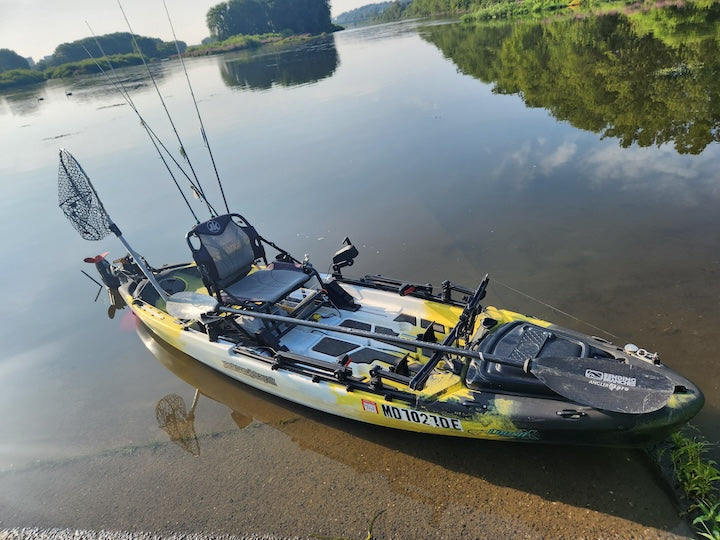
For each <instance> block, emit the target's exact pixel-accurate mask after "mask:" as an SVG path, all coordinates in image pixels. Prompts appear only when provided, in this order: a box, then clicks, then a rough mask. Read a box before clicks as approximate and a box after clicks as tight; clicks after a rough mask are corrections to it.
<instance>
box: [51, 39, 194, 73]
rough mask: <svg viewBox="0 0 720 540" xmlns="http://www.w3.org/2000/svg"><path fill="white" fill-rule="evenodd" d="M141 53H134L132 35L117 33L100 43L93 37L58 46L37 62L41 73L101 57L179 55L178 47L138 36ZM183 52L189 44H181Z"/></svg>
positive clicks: (171, 43) (159, 40)
mask: <svg viewBox="0 0 720 540" xmlns="http://www.w3.org/2000/svg"><path fill="white" fill-rule="evenodd" d="M135 40H136V41H137V44H138V47H139V48H140V51H137V50H136V49H135V45H134V43H133V39H132V35H131V34H130V33H129V32H115V33H114V34H106V35H104V36H98V37H97V42H96V40H95V38H93V37H87V38H83V39H79V40H76V41H73V42H71V43H62V44H61V45H58V46H57V48H56V49H55V52H54V53H53V55H52V57H51V58H50V59H49V60H47V61H45V62H38V66H39V67H40V68H41V69H45V68H49V67H55V66H60V65H61V64H66V63H69V62H81V61H83V60H87V59H88V57H89V55H88V52H89V53H90V54H92V56H94V57H96V58H100V57H102V56H106V55H107V56H114V55H119V54H138V53H139V52H142V54H143V55H145V57H147V58H165V57H168V56H172V55H174V54H177V51H176V48H175V43H174V42H166V41H163V40H161V39H158V38H149V37H143V36H138V35H135ZM178 46H179V47H180V52H182V51H184V50H185V48H186V44H185V43H184V42H182V41H179V42H178Z"/></svg>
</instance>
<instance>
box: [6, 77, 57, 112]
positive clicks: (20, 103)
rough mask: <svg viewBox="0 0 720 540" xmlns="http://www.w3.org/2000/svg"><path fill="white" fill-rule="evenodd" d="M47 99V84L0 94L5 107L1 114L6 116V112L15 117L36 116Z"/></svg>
mask: <svg viewBox="0 0 720 540" xmlns="http://www.w3.org/2000/svg"><path fill="white" fill-rule="evenodd" d="M45 97H46V92H45V83H43V84H39V85H33V86H31V87H29V88H23V89H20V90H14V91H12V92H7V93H3V94H0V104H2V105H4V106H3V107H0V114H5V112H6V110H7V111H9V112H10V114H12V115H14V116H28V115H31V114H34V113H36V112H37V111H38V110H39V109H40V107H41V106H42V104H43V101H44V100H45Z"/></svg>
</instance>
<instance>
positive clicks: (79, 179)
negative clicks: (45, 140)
mask: <svg viewBox="0 0 720 540" xmlns="http://www.w3.org/2000/svg"><path fill="white" fill-rule="evenodd" d="M66 162H69V163H72V164H73V165H74V166H76V167H77V169H78V171H79V173H80V175H76V174H73V173H72V172H71V171H69V170H68V167H67V165H66ZM60 165H61V166H62V168H63V170H64V171H65V174H66V175H67V177H68V180H69V181H70V183H71V184H72V186H73V188H74V189H75V191H76V192H78V193H80V192H81V191H82V190H81V189H79V188H78V183H82V184H87V186H88V187H89V188H90V189H91V190H92V192H93V195H95V201H97V205H98V206H97V208H98V210H99V211H100V213H101V216H102V217H103V218H104V219H105V222H106V225H107V228H108V229H109V230H110V231H111V232H112V233H113V234H114V235H115V236H117V237H118V239H119V240H120V242H122V244H123V245H124V246H125V249H127V250H128V252H129V253H130V255H131V256H132V258H133V259H134V260H135V263H136V264H137V265H138V267H139V268H140V270H141V271H142V273H143V274H144V275H145V277H146V278H147V279H148V281H149V282H150V284H151V285H152V286H153V288H154V289H155V290H156V291H157V293H158V294H159V295H160V298H162V299H163V300H165V301H167V299H168V295H167V293H166V292H165V290H164V289H163V288H162V287H161V286H160V284H159V283H158V282H157V280H156V279H155V276H154V275H153V273H152V271H151V270H150V269H149V268H148V267H147V265H146V264H145V262H144V261H143V259H142V257H141V256H140V255H138V253H137V252H136V251H135V250H134V249H133V248H132V247H131V246H130V244H129V243H128V242H127V240H125V238H123V235H122V232H120V229H119V228H118V226H117V225H115V223H113V221H112V219H111V218H110V215H109V214H108V213H107V210H105V206H104V205H103V203H102V200H101V199H100V197H99V196H98V194H97V191H95V186H93V184H92V182H91V181H90V177H89V176H88V175H87V173H86V172H85V171H84V170H83V168H82V166H81V165H80V163H78V161H77V160H76V159H75V157H74V156H73V155H72V154H71V153H70V152H68V151H67V150H65V149H62V148H61V149H60ZM66 216H67V217H68V219H70V220H71V221H73V223H75V221H74V220H73V219H72V218H71V217H70V216H69V215H67V214H66ZM81 236H82V234H81Z"/></svg>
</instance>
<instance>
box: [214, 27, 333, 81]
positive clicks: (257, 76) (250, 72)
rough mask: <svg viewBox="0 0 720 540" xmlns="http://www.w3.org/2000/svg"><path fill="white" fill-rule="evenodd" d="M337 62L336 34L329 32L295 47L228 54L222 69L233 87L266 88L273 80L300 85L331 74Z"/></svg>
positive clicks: (226, 79)
mask: <svg viewBox="0 0 720 540" xmlns="http://www.w3.org/2000/svg"><path fill="white" fill-rule="evenodd" d="M338 65H339V57H338V53H337V49H335V37H334V36H328V37H325V38H322V39H318V40H317V41H313V42H312V43H311V44H309V45H308V44H303V45H301V46H298V47H295V48H292V49H285V50H283V49H273V48H272V47H268V48H263V49H262V50H261V51H260V52H257V51H249V52H243V53H240V54H238V55H232V56H229V55H226V56H225V57H224V62H223V64H222V65H221V66H220V72H221V75H222V79H223V81H224V82H225V84H226V85H228V86H230V87H239V88H243V89H250V90H267V89H269V88H272V86H273V84H277V85H280V86H297V85H300V84H308V83H314V82H317V81H320V80H322V79H325V78H327V77H330V76H331V75H332V74H333V73H334V72H335V70H336V69H337V67H338Z"/></svg>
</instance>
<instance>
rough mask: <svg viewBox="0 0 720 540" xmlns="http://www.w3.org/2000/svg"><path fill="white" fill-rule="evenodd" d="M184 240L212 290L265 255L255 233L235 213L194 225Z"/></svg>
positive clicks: (237, 276)
mask: <svg viewBox="0 0 720 540" xmlns="http://www.w3.org/2000/svg"><path fill="white" fill-rule="evenodd" d="M233 218H237V220H239V221H241V222H242V223H243V224H240V223H238V222H237V221H236V220H235V219H233ZM193 238H197V240H198V241H199V243H200V246H199V247H197V246H195V245H193V243H192V239H193ZM187 240H188V245H189V246H190V250H191V251H192V254H193V259H194V260H195V263H196V264H197V265H198V267H199V268H200V271H201V273H202V275H203V278H204V279H205V280H206V286H208V288H209V289H212V290H213V291H214V292H217V291H220V290H221V289H224V288H225V287H227V286H228V285H230V284H232V283H234V282H236V281H237V280H239V279H242V278H243V277H245V276H246V275H247V274H248V272H250V269H251V267H252V264H253V263H254V262H255V261H256V260H257V259H261V258H262V259H264V258H265V251H264V250H263V248H262V245H261V244H260V240H259V238H258V235H257V232H255V229H254V228H253V227H251V226H250V225H248V224H247V223H246V222H245V220H244V219H243V218H242V216H239V215H238V214H225V215H222V216H218V217H215V218H213V219H210V220H208V221H206V222H204V223H200V224H199V225H196V226H195V227H194V228H193V229H192V230H191V231H190V232H189V233H188V235H187Z"/></svg>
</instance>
